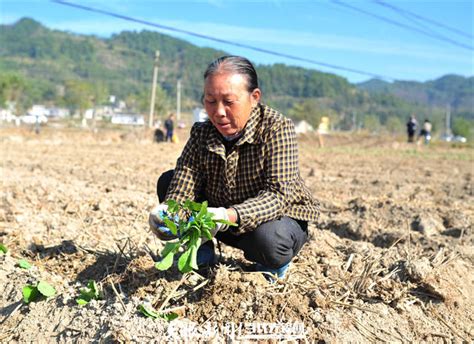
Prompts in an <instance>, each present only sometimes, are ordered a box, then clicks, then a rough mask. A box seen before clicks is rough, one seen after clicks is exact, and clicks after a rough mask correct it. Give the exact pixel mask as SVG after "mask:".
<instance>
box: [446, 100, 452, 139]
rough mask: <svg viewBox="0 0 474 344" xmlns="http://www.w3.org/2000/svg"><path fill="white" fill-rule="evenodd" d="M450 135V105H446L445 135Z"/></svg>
mask: <svg viewBox="0 0 474 344" xmlns="http://www.w3.org/2000/svg"><path fill="white" fill-rule="evenodd" d="M450 135H451V105H450V104H448V105H446V136H450Z"/></svg>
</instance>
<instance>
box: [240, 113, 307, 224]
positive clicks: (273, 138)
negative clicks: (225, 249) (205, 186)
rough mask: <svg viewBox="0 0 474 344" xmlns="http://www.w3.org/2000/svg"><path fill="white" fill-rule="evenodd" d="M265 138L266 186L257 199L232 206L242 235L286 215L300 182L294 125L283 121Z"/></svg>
mask: <svg viewBox="0 0 474 344" xmlns="http://www.w3.org/2000/svg"><path fill="white" fill-rule="evenodd" d="M266 135H268V136H267V137H266V138H265V141H266V143H265V147H264V150H263V153H264V156H261V157H259V158H260V159H263V160H264V162H263V164H264V165H263V167H264V184H263V187H262V189H261V190H260V192H259V193H258V194H257V195H256V197H253V198H249V199H247V200H246V201H244V202H242V203H240V204H237V205H233V208H235V209H236V210H237V212H238V214H239V217H240V226H239V229H238V230H239V232H246V231H249V230H252V229H254V228H255V227H256V226H258V225H259V224H261V223H264V222H267V221H271V220H274V219H276V218H279V217H281V216H283V215H285V211H286V207H287V205H288V204H291V202H292V200H293V199H294V195H293V194H292V191H294V190H295V189H296V188H297V184H298V182H299V181H300V176H299V169H298V148H297V140H296V132H295V127H294V124H293V122H292V121H291V120H289V119H287V118H283V119H282V120H281V121H279V122H278V123H274V126H273V128H272V130H269V131H268V133H267V134H266Z"/></svg>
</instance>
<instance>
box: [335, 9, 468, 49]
mask: <svg viewBox="0 0 474 344" xmlns="http://www.w3.org/2000/svg"><path fill="white" fill-rule="evenodd" d="M332 2H333V3H334V4H336V5H339V6H343V7H347V8H350V9H352V10H354V11H357V12H360V13H363V14H365V15H368V16H370V17H374V18H377V19H379V20H382V21H384V22H386V23H390V24H392V25H395V26H398V27H402V28H404V29H407V30H410V31H416V32H418V33H421V34H423V35H425V36H429V37H431V38H436V39H438V40H441V41H445V42H449V43H451V44H453V45H455V46H458V47H461V48H464V49H468V50H471V51H472V50H474V48H473V47H472V46H469V45H466V44H463V43H460V42H457V41H455V40H452V39H450V38H448V37H444V36H442V35H440V34H434V33H430V32H427V31H425V30H421V29H419V28H417V27H414V26H410V25H406V24H404V23H400V22H398V21H396V20H393V19H390V18H387V17H384V16H381V15H378V14H375V13H372V12H369V11H365V10H363V9H361V8H359V7H355V6H352V5H349V4H347V3H344V2H341V1H338V0H332Z"/></svg>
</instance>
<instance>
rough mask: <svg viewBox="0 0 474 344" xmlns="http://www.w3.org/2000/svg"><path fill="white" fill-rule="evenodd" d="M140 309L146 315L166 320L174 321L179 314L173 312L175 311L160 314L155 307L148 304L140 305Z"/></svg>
mask: <svg viewBox="0 0 474 344" xmlns="http://www.w3.org/2000/svg"><path fill="white" fill-rule="evenodd" d="M138 311H139V312H140V313H142V314H143V315H144V316H146V317H147V318H152V319H158V318H161V319H164V320H166V321H173V320H174V319H177V318H178V314H176V313H173V312H170V313H161V314H159V313H158V312H157V311H155V310H154V309H153V307H151V306H149V305H146V304H141V305H139V306H138Z"/></svg>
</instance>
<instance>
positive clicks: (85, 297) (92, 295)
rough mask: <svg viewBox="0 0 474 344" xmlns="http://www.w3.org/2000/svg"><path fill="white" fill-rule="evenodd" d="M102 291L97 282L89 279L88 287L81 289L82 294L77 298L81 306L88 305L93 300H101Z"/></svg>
mask: <svg viewBox="0 0 474 344" xmlns="http://www.w3.org/2000/svg"><path fill="white" fill-rule="evenodd" d="M101 298H102V293H101V292H100V290H99V287H98V286H97V283H96V282H95V281H93V280H89V282H88V283H87V287H86V288H82V289H81V290H80V295H79V297H78V298H77V299H76V302H77V304H78V305H79V306H84V305H87V304H88V303H89V302H90V301H91V300H100V299H101Z"/></svg>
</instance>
